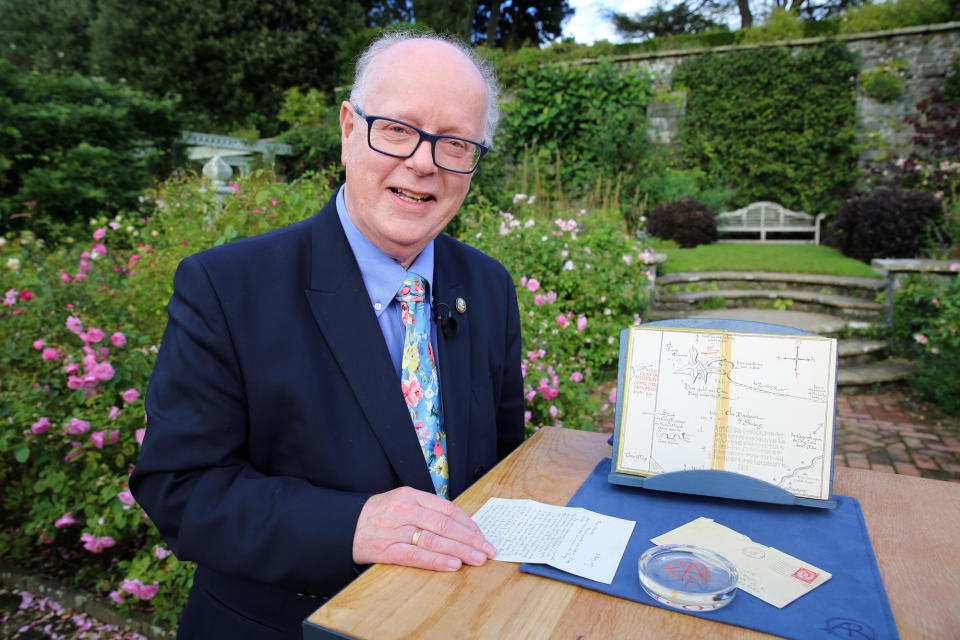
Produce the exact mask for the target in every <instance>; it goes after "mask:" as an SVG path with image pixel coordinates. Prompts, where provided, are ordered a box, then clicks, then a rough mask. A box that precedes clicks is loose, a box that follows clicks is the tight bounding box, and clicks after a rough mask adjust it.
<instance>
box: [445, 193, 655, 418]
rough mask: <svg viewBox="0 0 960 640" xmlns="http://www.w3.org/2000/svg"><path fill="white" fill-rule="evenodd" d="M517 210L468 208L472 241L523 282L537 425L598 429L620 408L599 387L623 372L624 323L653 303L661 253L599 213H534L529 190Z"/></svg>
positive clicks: (527, 370) (530, 401)
mask: <svg viewBox="0 0 960 640" xmlns="http://www.w3.org/2000/svg"><path fill="white" fill-rule="evenodd" d="M518 195H520V194H518ZM513 209H514V211H516V212H517V215H514V214H512V213H506V212H495V211H494V210H492V209H487V210H484V211H481V210H472V211H469V212H466V211H465V212H461V214H460V215H464V214H467V215H466V216H465V222H464V234H463V240H464V241H467V242H469V243H470V244H472V245H473V246H476V247H477V248H479V249H480V250H481V251H484V252H486V253H488V254H489V255H492V256H496V258H497V259H498V260H500V261H501V262H503V264H504V265H506V267H507V268H508V269H509V270H510V272H511V273H512V274H513V278H514V282H515V284H516V286H517V297H518V300H519V303H520V323H521V332H522V336H523V356H524V364H523V366H524V379H525V393H526V399H527V405H526V408H527V424H528V429H533V428H536V427H539V426H543V425H562V426H565V427H573V428H579V429H587V430H593V429H594V428H595V427H596V426H597V425H598V424H599V422H600V420H601V419H602V417H603V414H604V413H608V414H609V413H611V412H612V410H613V401H614V400H615V398H614V399H611V398H609V397H602V396H599V395H598V394H597V389H598V386H600V385H602V384H610V383H611V382H614V381H615V380H616V367H615V365H616V361H617V357H618V353H619V351H618V350H619V334H620V330H621V329H623V328H625V327H627V326H629V325H631V324H633V323H634V322H636V321H638V320H639V319H640V318H642V316H643V314H644V312H645V310H646V308H647V305H648V303H649V298H648V296H649V292H648V277H647V263H649V262H652V260H653V253H652V252H651V251H650V250H648V249H645V248H644V247H642V246H641V245H639V244H638V243H637V241H636V240H633V239H632V238H630V237H629V236H627V235H626V234H625V233H623V232H622V231H620V230H619V228H618V226H617V225H614V224H610V222H609V221H608V220H604V219H603V218H601V217H598V216H597V215H596V214H592V215H589V214H587V212H586V211H581V213H580V215H579V216H577V217H576V218H569V219H566V220H564V219H562V218H559V217H558V218H556V219H553V220H547V219H543V218H542V217H533V216H532V215H531V212H530V209H529V207H528V205H526V200H525V199H523V198H517V200H516V202H515V203H514V208H513ZM558 215H560V214H558ZM651 268H652V267H651Z"/></svg>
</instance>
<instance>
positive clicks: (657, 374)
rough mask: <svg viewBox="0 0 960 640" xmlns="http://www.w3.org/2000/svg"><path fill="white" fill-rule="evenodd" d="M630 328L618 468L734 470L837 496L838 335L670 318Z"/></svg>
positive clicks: (811, 494) (636, 471) (815, 494)
mask: <svg viewBox="0 0 960 640" xmlns="http://www.w3.org/2000/svg"><path fill="white" fill-rule="evenodd" d="M625 334H626V336H625V339H627V340H628V343H627V348H626V362H625V363H624V362H621V367H625V368H624V370H623V371H622V373H621V380H622V383H621V384H622V388H621V390H620V391H621V394H622V406H621V411H620V424H619V440H618V448H617V451H616V452H615V458H616V461H615V462H616V464H615V471H618V472H621V473H627V474H633V475H639V476H650V475H656V474H660V473H665V472H670V471H683V470H691V469H714V470H723V471H733V472H736V473H741V474H745V475H747V476H751V477H754V478H757V479H760V480H763V481H765V482H769V483H771V484H774V485H776V486H778V487H780V488H782V489H785V490H787V491H789V492H790V493H792V494H794V495H795V496H798V497H804V498H813V499H821V500H826V499H828V498H829V497H830V476H831V469H832V461H833V426H834V411H835V403H836V397H835V396H836V379H835V376H836V362H837V341H836V340H835V339H833V338H823V337H819V336H814V335H772V334H759V333H736V332H727V331H713V330H699V329H676V328H663V327H633V328H631V329H629V330H628V331H626V332H625ZM622 339H623V338H622Z"/></svg>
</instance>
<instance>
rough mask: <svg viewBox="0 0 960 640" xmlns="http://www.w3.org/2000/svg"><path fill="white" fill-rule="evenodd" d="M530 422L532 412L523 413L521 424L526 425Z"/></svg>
mask: <svg viewBox="0 0 960 640" xmlns="http://www.w3.org/2000/svg"><path fill="white" fill-rule="evenodd" d="M531 420H533V412H531V411H524V412H523V423H524V424H527V423H528V422H530V421H531Z"/></svg>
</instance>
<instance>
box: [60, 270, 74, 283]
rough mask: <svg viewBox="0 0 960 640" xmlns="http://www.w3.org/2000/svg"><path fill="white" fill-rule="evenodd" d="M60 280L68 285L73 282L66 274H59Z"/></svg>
mask: <svg viewBox="0 0 960 640" xmlns="http://www.w3.org/2000/svg"><path fill="white" fill-rule="evenodd" d="M60 279H61V280H63V281H64V282H66V283H67V284H70V283H71V282H73V278H71V277H70V274H69V273H67V272H63V273H61V274H60Z"/></svg>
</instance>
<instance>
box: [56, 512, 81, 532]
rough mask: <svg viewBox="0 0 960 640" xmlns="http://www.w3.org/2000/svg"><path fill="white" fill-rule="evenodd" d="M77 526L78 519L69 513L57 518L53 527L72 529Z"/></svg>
mask: <svg viewBox="0 0 960 640" xmlns="http://www.w3.org/2000/svg"><path fill="white" fill-rule="evenodd" d="M75 524H77V519H76V518H74V517H73V512H72V511H67V512H66V513H65V514H63V515H62V516H60V517H59V518H57V519H56V520H55V521H54V522H53V526H54V527H56V528H57V529H63V528H64V527H71V526H73V525H75Z"/></svg>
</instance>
